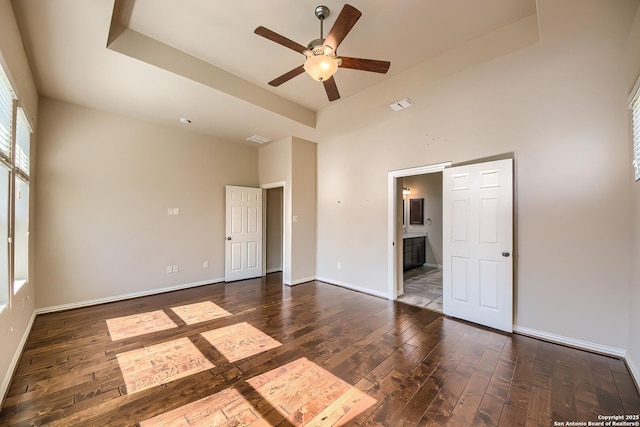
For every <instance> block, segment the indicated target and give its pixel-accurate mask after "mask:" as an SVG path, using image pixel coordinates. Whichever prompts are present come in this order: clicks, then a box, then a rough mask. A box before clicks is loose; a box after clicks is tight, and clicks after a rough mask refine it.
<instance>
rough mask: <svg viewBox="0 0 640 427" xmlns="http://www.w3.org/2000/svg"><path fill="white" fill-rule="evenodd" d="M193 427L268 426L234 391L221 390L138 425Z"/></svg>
mask: <svg viewBox="0 0 640 427" xmlns="http://www.w3.org/2000/svg"><path fill="white" fill-rule="evenodd" d="M193 425H203V426H246V425H251V426H270V424H269V423H268V422H266V421H265V420H263V419H262V418H261V417H260V415H259V413H258V411H256V410H255V409H254V407H253V406H251V404H250V403H249V402H247V400H246V399H245V398H244V397H242V395H241V394H240V393H239V392H238V391H237V390H236V389H226V390H223V391H221V392H219V393H216V394H213V395H211V396H207V397H205V398H203V399H200V400H197V401H195V402H192V403H189V404H187V405H184V406H181V407H179V408H176V409H174V410H172V411H169V412H166V413H164V414H161V415H158V416H155V417H153V418H149V419H148V420H146V421H143V422H141V423H140V427H152V426H163V427H165V426H171V427H174V426H175V427H178V426H193Z"/></svg>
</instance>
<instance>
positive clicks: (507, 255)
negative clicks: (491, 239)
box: [502, 252, 511, 258]
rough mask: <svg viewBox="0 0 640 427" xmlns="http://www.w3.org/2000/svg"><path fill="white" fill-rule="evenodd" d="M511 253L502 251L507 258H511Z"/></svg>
mask: <svg viewBox="0 0 640 427" xmlns="http://www.w3.org/2000/svg"><path fill="white" fill-rule="evenodd" d="M509 255H511V254H510V253H509V252H502V256H503V257H505V258H509Z"/></svg>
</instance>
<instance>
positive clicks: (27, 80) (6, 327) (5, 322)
mask: <svg viewBox="0 0 640 427" xmlns="http://www.w3.org/2000/svg"><path fill="white" fill-rule="evenodd" d="M0 62H1V63H2V66H3V68H4V70H5V71H6V72H7V73H8V74H9V76H8V77H9V79H10V80H11V83H12V85H13V86H14V89H15V90H16V92H18V93H17V95H18V97H19V99H20V102H22V104H23V106H24V108H25V111H26V112H27V115H28V116H29V118H30V120H31V124H32V125H33V127H34V130H37V111H38V94H37V92H36V87H35V84H34V82H33V77H32V75H31V71H30V69H29V63H28V61H27V56H26V54H25V52H24V47H23V45H22V40H21V38H20V33H19V31H18V25H17V23H16V21H15V17H14V14H13V9H12V7H11V3H10V2H9V1H8V0H0ZM35 152H36V136H35V134H34V136H33V137H32V142H31V159H32V165H31V168H32V169H31V173H30V175H31V177H30V182H31V184H30V185H31V189H33V188H34V187H35V185H36V182H37V178H36V175H37V174H36V172H35V170H34V169H35V166H34V164H35V163H37V162H36V159H35ZM30 196H31V197H30V208H31V210H32V211H33V210H35V209H36V205H35V200H34V196H33V191H31V194H30ZM32 218H33V217H32ZM32 221H33V220H32ZM30 231H31V233H30V245H29V252H30V258H31V264H30V271H29V282H28V283H26V284H25V285H23V286H22V288H20V290H19V291H18V293H17V295H15V296H14V295H11V294H10V295H9V305H8V306H7V307H5V308H4V310H2V312H0V342H1V343H2V345H0V373H2V374H1V376H0V381H1V383H0V399H4V395H5V393H6V390H7V387H8V385H9V381H10V380H11V375H12V374H13V367H14V366H15V364H16V363H17V362H18V358H19V356H20V352H21V350H22V344H21V343H22V342H24V340H26V338H27V336H28V333H29V327H30V322H31V320H32V319H33V316H34V309H35V285H36V272H35V271H34V268H33V266H34V264H35V260H34V252H35V251H34V247H35V245H34V237H35V235H36V228H35V227H34V225H33V222H32V224H31V230H30Z"/></svg>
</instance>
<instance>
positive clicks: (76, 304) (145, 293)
mask: <svg viewBox="0 0 640 427" xmlns="http://www.w3.org/2000/svg"><path fill="white" fill-rule="evenodd" d="M220 282H224V278H218V279H211V280H204V281H202V282H193V283H185V284H182V285H177V286H170V287H167V288H160V289H151V290H148V291H142V292H132V293H130V294H122V295H115V296H112V297H106V298H97V299H92V300H89V301H80V302H73V303H70V304H62V305H55V306H51V307H41V308H37V309H36V314H44V313H53V312H55V311H63V310H71V309H73V308H81V307H89V306H91V305H98V304H106V303H109V302H116V301H122V300H127V299H131V298H139V297H146V296H149V295H156V294H163V293H165V292H172V291H179V290H182V289H189V288H195V287H198V286H203V285H210V284H213V283H220Z"/></svg>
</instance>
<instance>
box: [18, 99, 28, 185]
mask: <svg viewBox="0 0 640 427" xmlns="http://www.w3.org/2000/svg"><path fill="white" fill-rule="evenodd" d="M30 146H31V126H30V125H29V120H27V116H26V114H25V112H24V109H22V108H18V116H17V117H16V157H15V161H16V163H15V164H16V168H18V169H19V170H20V171H21V172H22V173H23V174H24V175H25V176H27V177H28V176H29V148H30Z"/></svg>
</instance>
